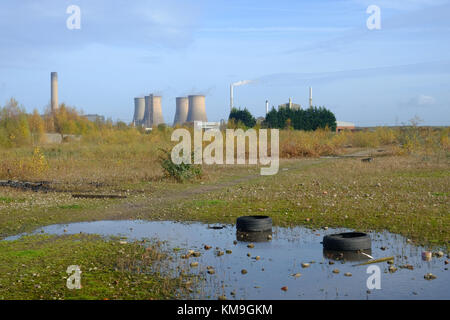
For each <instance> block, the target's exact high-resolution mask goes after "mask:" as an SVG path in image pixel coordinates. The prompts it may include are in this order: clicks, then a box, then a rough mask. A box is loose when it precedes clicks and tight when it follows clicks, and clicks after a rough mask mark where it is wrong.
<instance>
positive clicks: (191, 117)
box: [187, 95, 208, 122]
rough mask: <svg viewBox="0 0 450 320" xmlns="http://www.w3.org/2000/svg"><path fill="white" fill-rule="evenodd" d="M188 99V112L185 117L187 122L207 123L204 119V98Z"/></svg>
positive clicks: (198, 96)
mask: <svg viewBox="0 0 450 320" xmlns="http://www.w3.org/2000/svg"><path fill="white" fill-rule="evenodd" d="M188 99H189V110H188V115H187V121H188V122H194V121H203V122H206V121H208V119H207V117H206V108H205V96H202V95H192V96H189V97H188Z"/></svg>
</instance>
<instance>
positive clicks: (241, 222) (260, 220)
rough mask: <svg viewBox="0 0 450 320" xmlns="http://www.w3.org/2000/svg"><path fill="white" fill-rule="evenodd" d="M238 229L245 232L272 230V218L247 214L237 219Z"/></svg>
mask: <svg viewBox="0 0 450 320" xmlns="http://www.w3.org/2000/svg"><path fill="white" fill-rule="evenodd" d="M236 229H237V230H238V231H243V232H258V231H269V230H272V218H270V217H268V216H245V217H239V218H237V220H236Z"/></svg>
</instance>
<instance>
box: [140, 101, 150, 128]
mask: <svg viewBox="0 0 450 320" xmlns="http://www.w3.org/2000/svg"><path fill="white" fill-rule="evenodd" d="M151 97H152V95H149V96H145V97H144V104H145V108H144V119H143V121H142V122H143V123H142V124H143V125H144V127H146V128H151V127H152V112H151V110H152V106H151Z"/></svg>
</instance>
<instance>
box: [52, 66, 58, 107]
mask: <svg viewBox="0 0 450 320" xmlns="http://www.w3.org/2000/svg"><path fill="white" fill-rule="evenodd" d="M50 84H51V103H50V104H51V108H52V112H54V111H56V110H57V109H58V107H59V105H58V73H57V72H52V73H51V74H50Z"/></svg>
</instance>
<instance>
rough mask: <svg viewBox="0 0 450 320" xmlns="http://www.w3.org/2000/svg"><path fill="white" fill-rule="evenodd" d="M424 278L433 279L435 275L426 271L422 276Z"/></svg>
mask: <svg viewBox="0 0 450 320" xmlns="http://www.w3.org/2000/svg"><path fill="white" fill-rule="evenodd" d="M423 277H424V278H425V279H426V280H434V279H436V278H437V277H436V276H435V275H434V274H432V273H427V274H426V275H424V276H423Z"/></svg>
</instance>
